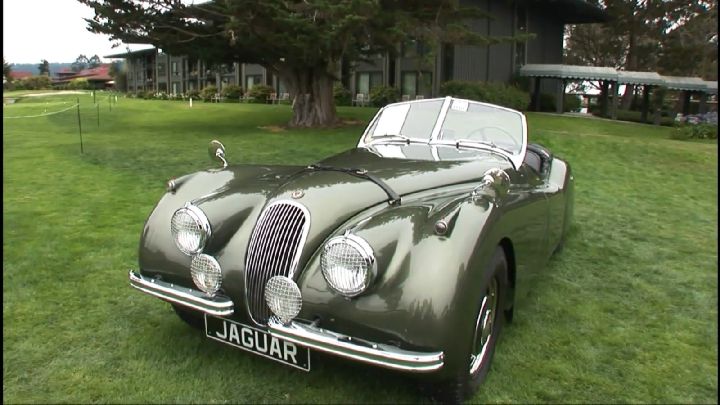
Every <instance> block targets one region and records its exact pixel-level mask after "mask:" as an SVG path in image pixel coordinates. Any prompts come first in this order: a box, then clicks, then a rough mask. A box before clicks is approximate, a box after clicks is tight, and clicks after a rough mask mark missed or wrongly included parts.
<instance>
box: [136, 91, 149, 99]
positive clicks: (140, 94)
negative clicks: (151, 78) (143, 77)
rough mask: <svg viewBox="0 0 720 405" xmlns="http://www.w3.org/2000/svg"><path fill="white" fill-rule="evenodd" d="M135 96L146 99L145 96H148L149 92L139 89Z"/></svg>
mask: <svg viewBox="0 0 720 405" xmlns="http://www.w3.org/2000/svg"><path fill="white" fill-rule="evenodd" d="M135 98H142V99H145V98H147V94H146V93H145V91H144V90H138V91H136V92H135Z"/></svg>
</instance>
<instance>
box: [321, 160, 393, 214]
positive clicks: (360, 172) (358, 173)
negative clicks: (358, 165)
mask: <svg viewBox="0 0 720 405" xmlns="http://www.w3.org/2000/svg"><path fill="white" fill-rule="evenodd" d="M307 168H308V169H311V170H326V171H333V172H342V173H347V174H349V175H352V176H355V177H359V178H361V179H366V180H370V181H371V182H373V183H375V184H377V185H378V186H379V187H380V188H381V189H383V191H384V192H385V194H387V196H388V204H390V205H400V195H399V194H398V193H396V192H395V190H393V189H392V188H390V186H388V185H387V183H385V182H384V181H383V180H382V179H381V178H379V177H377V176H375V175H374V174H372V173H368V171H367V170H365V169H355V168H345V167H333V166H325V165H320V164H314V165H310V166H308V167H307Z"/></svg>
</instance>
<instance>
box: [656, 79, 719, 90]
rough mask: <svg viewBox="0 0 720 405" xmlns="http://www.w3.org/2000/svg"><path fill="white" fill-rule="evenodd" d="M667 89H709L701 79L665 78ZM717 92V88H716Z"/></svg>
mask: <svg viewBox="0 0 720 405" xmlns="http://www.w3.org/2000/svg"><path fill="white" fill-rule="evenodd" d="M662 78H663V80H665V87H667V88H668V89H671V90H690V91H705V92H707V90H708V87H707V85H706V84H705V80H703V79H701V78H699V77H680V76H663V77H662ZM716 91H717V87H716Z"/></svg>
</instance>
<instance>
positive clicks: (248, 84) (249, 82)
mask: <svg viewBox="0 0 720 405" xmlns="http://www.w3.org/2000/svg"><path fill="white" fill-rule="evenodd" d="M256 84H262V75H247V76H245V90H246V91H249V90H250V89H252V88H253V86H255V85H256Z"/></svg>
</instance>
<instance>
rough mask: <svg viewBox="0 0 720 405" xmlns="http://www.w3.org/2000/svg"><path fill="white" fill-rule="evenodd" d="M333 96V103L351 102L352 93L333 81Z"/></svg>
mask: <svg viewBox="0 0 720 405" xmlns="http://www.w3.org/2000/svg"><path fill="white" fill-rule="evenodd" d="M333 97H334V98H335V105H350V104H352V95H351V94H350V90H348V89H346V88H345V87H343V85H342V83H340V82H335V84H334V85H333Z"/></svg>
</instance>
